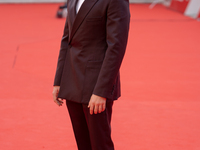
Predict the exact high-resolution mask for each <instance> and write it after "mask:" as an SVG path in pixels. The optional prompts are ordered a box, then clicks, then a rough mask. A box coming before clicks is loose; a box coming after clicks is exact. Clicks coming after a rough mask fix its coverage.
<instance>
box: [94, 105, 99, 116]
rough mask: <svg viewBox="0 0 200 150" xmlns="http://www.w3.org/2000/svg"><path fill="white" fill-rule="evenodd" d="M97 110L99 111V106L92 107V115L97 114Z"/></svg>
mask: <svg viewBox="0 0 200 150" xmlns="http://www.w3.org/2000/svg"><path fill="white" fill-rule="evenodd" d="M98 110H99V105H97V104H96V105H94V113H95V114H97V112H98Z"/></svg>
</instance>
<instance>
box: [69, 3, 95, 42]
mask: <svg viewBox="0 0 200 150" xmlns="http://www.w3.org/2000/svg"><path fill="white" fill-rule="evenodd" d="M73 1H75V0H73ZM97 1H98V0H85V1H84V2H83V4H82V6H81V8H80V10H79V12H78V14H77V15H76V17H74V18H75V19H74V20H73V19H72V21H73V22H72V29H71V33H70V35H69V43H70V42H71V40H72V37H73V36H74V34H75V33H76V31H77V29H78V28H79V26H80V25H81V23H82V22H83V20H84V19H85V17H86V16H87V14H88V13H89V12H90V10H91V9H92V7H93V6H94V4H95V3H96V2H97ZM74 5H75V2H74V3H73V5H72V6H74ZM69 11H70V12H71V14H73V11H74V10H73V9H71V10H69ZM71 16H72V15H71ZM72 18H73V16H72Z"/></svg>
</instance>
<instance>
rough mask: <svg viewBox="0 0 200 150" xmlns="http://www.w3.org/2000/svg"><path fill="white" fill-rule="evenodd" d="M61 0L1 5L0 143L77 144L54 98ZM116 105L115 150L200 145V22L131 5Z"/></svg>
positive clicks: (9, 146)
mask: <svg viewBox="0 0 200 150" xmlns="http://www.w3.org/2000/svg"><path fill="white" fill-rule="evenodd" d="M58 6H59V4H20V5H17V4H15V5H14V4H13V5H11V4H10V5H3V4H1V5H0V14H1V17H0V20H1V22H0V68H1V73H0V116H1V117H0V149H1V150H14V149H17V150H36V149H37V150H40V149H48V150H75V149H76V144H75V140H74V137H73V133H72V129H71V124H70V120H69V116H68V113H67V110H66V107H65V106H64V107H57V106H56V104H54V102H53V100H52V96H51V93H52V84H53V78H54V72H55V69H56V61H57V56H58V50H59V46H60V39H61V36H62V32H63V27H64V22H65V20H64V19H56V18H55V14H56V11H57V8H58ZM130 8H131V25H130V26H131V28H130V36H129V42H128V48H127V53H126V56H125V59H124V62H123V65H122V68H121V76H122V97H121V98H120V99H119V100H118V101H117V102H116V103H115V105H114V113H113V120H112V135H113V140H114V142H115V147H116V150H199V149H200V117H199V116H200V42H199V39H200V35H199V33H200V22H197V21H196V20H193V19H190V18H187V17H185V16H183V15H182V14H180V13H177V12H174V11H171V10H169V9H166V8H165V7H164V6H162V5H157V6H156V7H155V8H153V9H152V10H150V9H149V8H148V5H133V4H131V5H130Z"/></svg>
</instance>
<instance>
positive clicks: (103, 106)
mask: <svg viewBox="0 0 200 150" xmlns="http://www.w3.org/2000/svg"><path fill="white" fill-rule="evenodd" d="M67 6H68V16H67V19H66V24H65V29H64V34H63V37H62V41H61V48H60V54H59V58H58V64H57V70H56V75H55V80H54V88H53V99H54V102H55V103H57V104H58V105H59V106H61V105H62V104H63V99H65V100H66V104H67V108H68V111H69V115H70V118H71V122H72V127H73V130H74V135H75V138H76V142H77V146H78V149H79V150H114V145H113V142H112V139H111V128H110V121H111V114H112V105H113V101H114V100H117V99H118V98H119V97H120V77H119V68H120V65H121V62H122V59H123V57H124V53H125V49H126V44H127V38H128V31H129V22H130V12H129V1H128V0H78V1H77V0H68V4H67Z"/></svg>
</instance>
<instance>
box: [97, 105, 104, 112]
mask: <svg viewBox="0 0 200 150" xmlns="http://www.w3.org/2000/svg"><path fill="white" fill-rule="evenodd" d="M102 109H103V106H102V105H99V108H98V113H101V112H102V111H103V110H102Z"/></svg>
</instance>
